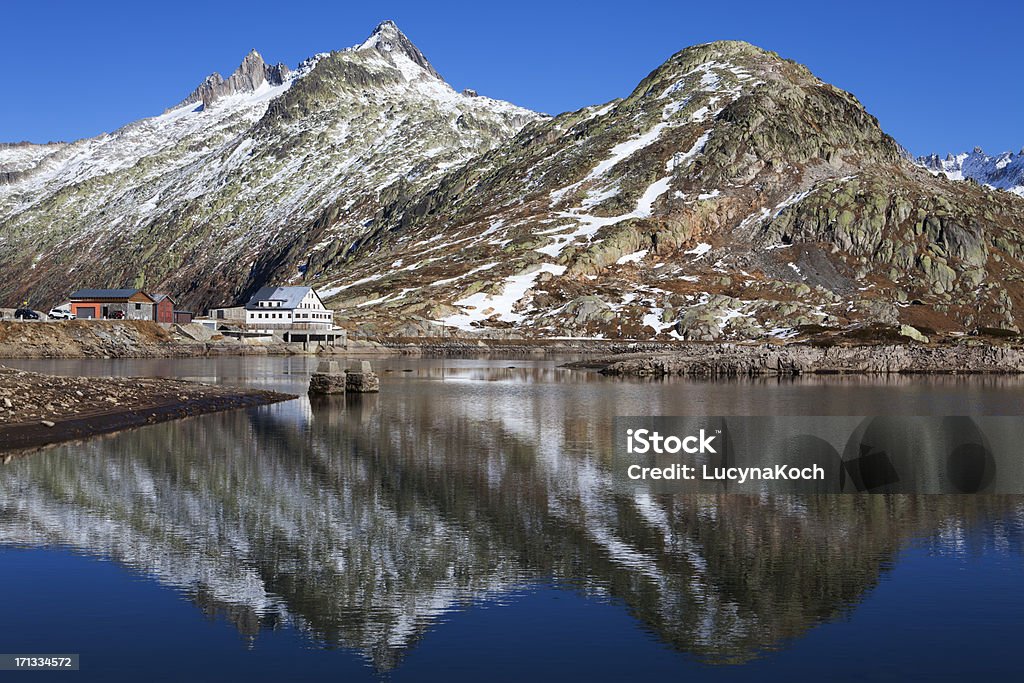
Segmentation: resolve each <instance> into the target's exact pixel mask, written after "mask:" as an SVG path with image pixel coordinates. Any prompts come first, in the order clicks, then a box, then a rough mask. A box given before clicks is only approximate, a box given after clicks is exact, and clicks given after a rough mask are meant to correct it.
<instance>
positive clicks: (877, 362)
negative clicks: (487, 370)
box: [565, 343, 1024, 377]
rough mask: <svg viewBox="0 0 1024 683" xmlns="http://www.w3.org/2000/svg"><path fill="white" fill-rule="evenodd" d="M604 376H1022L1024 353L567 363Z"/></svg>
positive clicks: (848, 349) (856, 350) (749, 350)
mask: <svg viewBox="0 0 1024 683" xmlns="http://www.w3.org/2000/svg"><path fill="white" fill-rule="evenodd" d="M565 367H571V368H579V369H596V370H599V371H600V372H601V373H602V374H605V375H619V376H638V377H665V376H673V375H676V376H688V377H755V376H776V377H783V376H795V375H803V374H819V375H829V374H866V375H873V374H877V375H884V374H1018V373H1024V350H1022V349H1020V348H1017V347H1012V346H1003V345H993V344H987V343H961V344H946V345H941V346H927V345H924V344H870V345H850V346H815V345H811V344H793V345H787V346H781V345H773V344H685V345H682V346H680V347H679V348H676V349H673V350H671V351H659V352H654V353H623V354H614V355H609V356H602V357H599V358H592V359H588V360H584V361H577V362H573V363H567V364H566V366H565Z"/></svg>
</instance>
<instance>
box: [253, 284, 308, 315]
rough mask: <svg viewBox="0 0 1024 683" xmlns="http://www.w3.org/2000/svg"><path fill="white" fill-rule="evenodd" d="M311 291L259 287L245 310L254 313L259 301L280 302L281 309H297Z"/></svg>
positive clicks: (294, 288) (305, 288)
mask: <svg viewBox="0 0 1024 683" xmlns="http://www.w3.org/2000/svg"><path fill="white" fill-rule="evenodd" d="M310 289H312V288H311V287H261V288H260V289H259V291H258V292H256V293H255V294H253V295H252V298H251V299H249V303H247V304H246V305H245V307H246V309H248V310H250V311H255V310H257V309H258V308H259V306H257V305H256V304H257V302H260V301H280V302H281V308H298V307H299V304H300V303H302V299H303V297H305V296H306V294H307V293H308V292H309V290H310Z"/></svg>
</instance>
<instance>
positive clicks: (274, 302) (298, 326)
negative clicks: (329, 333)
mask: <svg viewBox="0 0 1024 683" xmlns="http://www.w3.org/2000/svg"><path fill="white" fill-rule="evenodd" d="M245 323H246V326H247V327H248V328H249V329H250V330H252V329H256V330H282V329H289V330H330V329H332V328H333V327H334V313H333V312H332V311H329V310H327V308H326V307H325V306H324V302H323V301H321V300H320V297H319V296H318V295H317V293H316V292H315V291H313V288H312V287H263V288H261V289H260V290H259V291H258V292H256V293H255V294H253V296H252V298H251V299H249V303H247V304H246V305H245Z"/></svg>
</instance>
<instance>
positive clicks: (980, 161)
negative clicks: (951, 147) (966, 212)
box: [917, 147, 1024, 196]
mask: <svg viewBox="0 0 1024 683" xmlns="http://www.w3.org/2000/svg"><path fill="white" fill-rule="evenodd" d="M917 161H918V163H919V164H920V165H921V166H924V167H925V168H927V169H928V170H930V171H931V172H932V173H936V174H938V173H941V174H943V175H945V176H946V177H947V178H949V179H950V180H968V179H969V180H974V181H975V182H977V183H979V184H981V185H987V186H989V187H992V188H996V189H1000V190H1006V191H1008V192H1013V193H1014V194H1019V195H1021V196H1024V149H1022V150H1021V151H1020V152H1018V153H1017V154H1014V153H1013V152H1003V153H1002V154H999V155H996V156H989V155H988V154H986V153H985V151H984V150H983V149H982V148H981V147H975V148H974V149H973V150H972V151H971V152H970V153H966V152H965V153H961V154H957V155H955V156H954V155H952V154H947V155H946V158H945V159H942V158H940V157H939V155H938V154H931V155H929V156H925V157H921V158H919V159H918V160H917Z"/></svg>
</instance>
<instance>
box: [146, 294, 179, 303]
mask: <svg viewBox="0 0 1024 683" xmlns="http://www.w3.org/2000/svg"><path fill="white" fill-rule="evenodd" d="M149 298H150V299H152V300H153V301H154V302H155V303H160V302H161V301H163V300H164V299H170V300H171V303H172V304H173V303H174V298H173V297H172V296H171V295H170V294H150V295H149Z"/></svg>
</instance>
